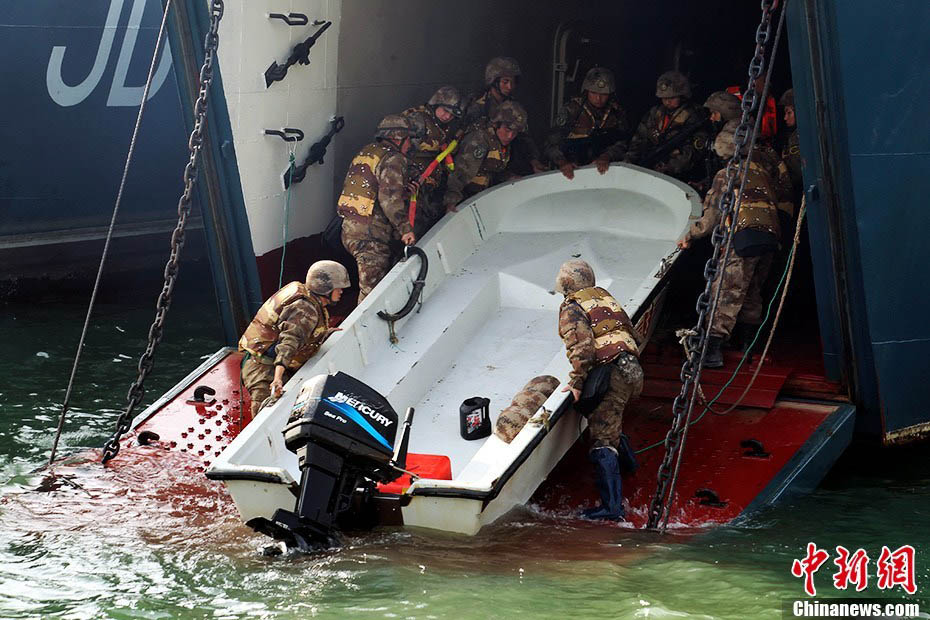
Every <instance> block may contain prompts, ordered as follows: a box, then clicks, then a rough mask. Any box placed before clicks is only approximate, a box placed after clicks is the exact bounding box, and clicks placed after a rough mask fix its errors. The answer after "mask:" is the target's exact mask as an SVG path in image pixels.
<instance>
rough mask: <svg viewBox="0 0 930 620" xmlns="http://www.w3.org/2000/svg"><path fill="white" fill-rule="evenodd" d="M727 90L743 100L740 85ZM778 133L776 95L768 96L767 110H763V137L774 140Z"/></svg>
mask: <svg viewBox="0 0 930 620" xmlns="http://www.w3.org/2000/svg"><path fill="white" fill-rule="evenodd" d="M727 92H728V93H730V94H731V95H736V96H737V97H738V98H739V100H740V101H742V100H743V93H742V91H741V90H740V87H739V86H730V87H729V88H727ZM777 133H778V108H777V107H775V97H773V96H772V95H769V96H768V99H766V100H765V110H764V111H763V112H762V137H763V138H766V139H768V140H773V139H774V138H775V135H776V134H777Z"/></svg>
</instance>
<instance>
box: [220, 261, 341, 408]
mask: <svg viewBox="0 0 930 620" xmlns="http://www.w3.org/2000/svg"><path fill="white" fill-rule="evenodd" d="M348 287H349V273H348V272H347V271H346V268H345V267H343V266H342V265H340V264H339V263H337V262H334V261H331V260H321V261H318V262H316V263H313V264H312V265H311V266H310V269H309V270H307V279H306V281H305V282H291V283H289V284H287V285H285V286H284V287H283V288H282V289H281V290H279V291H278V292H277V293H275V294H274V295H272V296H271V297H270V298H268V300H267V301H266V302H265V303H264V304H262V307H261V308H259V309H258V313H256V315H255V318H254V319H252V322H251V323H249V326H248V327H247V328H246V330H245V333H244V334H242V338H240V339H239V350H240V351H242V352H244V353H245V358H244V360H243V364H242V385H243V386H244V387H245V389H246V391H248V393H249V398H250V400H251V401H252V404H251V407H250V409H249V410H248V411H246V410H245V408H243V411H242V413H243V418H244V420H243V421H244V422H245V423H246V424H247V423H248V422H250V421H251V420H252V419H253V418H254V417H255V416H256V415H258V412H259V410H260V409H261V407H262V404H263V403H264V402H265V400H266V399H267V398H268V397H269V396H271V395H272V394H274V395H275V397H277V396H280V395H281V391H282V389H283V388H284V383H285V382H286V381H287V380H288V379H290V378H291V375H293V374H294V371H295V370H297V369H298V368H300V367H301V366H303V365H304V363H305V362H306V361H307V360H308V359H310V358H311V357H313V356H314V355H315V354H316V352H317V351H318V350H319V348H320V345H322V344H323V342H324V341H325V340H326V339H327V338H328V337H329V336H330V334H332V333H333V332H335V331H339V330H338V329H336V328H331V327H330V326H329V313H328V312H327V310H326V306H328V305H329V304H331V303H336V302H338V301H339V299H340V298H341V297H342V289H344V288H348Z"/></svg>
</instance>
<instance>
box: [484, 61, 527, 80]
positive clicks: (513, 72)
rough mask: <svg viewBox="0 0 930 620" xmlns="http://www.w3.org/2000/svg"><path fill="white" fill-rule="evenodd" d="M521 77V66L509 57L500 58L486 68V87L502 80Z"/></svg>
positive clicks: (489, 63)
mask: <svg viewBox="0 0 930 620" xmlns="http://www.w3.org/2000/svg"><path fill="white" fill-rule="evenodd" d="M518 77H520V65H519V64H518V63H517V61H516V60H514V59H513V58H511V57H509V56H498V57H497V58H492V59H491V61H490V62H488V66H487V67H485V68H484V83H485V85H486V86H491V85H492V84H496V83H497V80H499V79H501V78H514V79H516V78H518Z"/></svg>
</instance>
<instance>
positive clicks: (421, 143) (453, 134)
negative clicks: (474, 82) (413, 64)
mask: <svg viewBox="0 0 930 620" xmlns="http://www.w3.org/2000/svg"><path fill="white" fill-rule="evenodd" d="M460 103H461V95H459V92H458V90H456V89H455V88H453V87H451V86H444V87H442V88H440V89H439V90H438V91H436V93H435V94H434V95H433V96H432V97H431V98H430V101H429V103H426V104H423V105H421V106H417V107H415V108H408V109H407V110H404V112H402V116H404V118H406V119H407V121H408V122H409V123H410V124H411V125H412V126H415V127H417V130H418V134H419V135H420V137H419V139H418V140H416V142H415V143H414V145H413V147H412V148H411V149H410V152H409V153H408V154H407V159H408V161H409V162H410V168H409V170H408V176H409V178H411V179H418V180H419V179H420V177H421V175H422V174H423V173H424V172H425V171H426V169H427V168H428V167H429V166H430V165H431V164H432V163H433V161H434V160H435V159H436V157H437V156H438V155H440V154H441V153H442V152H443V151H445V150H446V148H447V147H448V146H449V145H450V143H451V142H452V141H453V140H456V139H460V138H461V137H462V136H461V133H462V132H461V130H460V128H459V122H458V121H457V120H456V119H457V118H458V117H461V116H462V111H461V108H460ZM439 106H443V107H445V108H446V109H447V110H449V112H450V113H451V114H452V115H453V116H454V117H455V118H454V119H453V120H451V121H449V122H448V123H446V124H443V123H441V122H440V121H439V119H438V118H437V117H436V113H435V109H436V108H437V107H439ZM449 162H451V155H450V159H449ZM450 167H451V166H449V164H448V163H446V162H443V163H440V164H439V165H437V166H435V168H434V169H433V172H432V173H431V174H430V175H429V176H428V177H426V178H425V179H424V180H423V181H422V182H421V184H420V188H419V191H418V193H417V209H416V221H415V222H414V233H416V236H417V238H420V236H421V235H422V234H423V233H425V232H426V231H427V230H429V229H430V228H431V227H432V226H433V224H435V223H436V222H437V221H439V219H440V218H442V216H443V215H444V214H445V209H444V208H443V205H442V193H443V192H444V191H445V185H446V176H447V174H446V173H447V171H448V170H449V168H450Z"/></svg>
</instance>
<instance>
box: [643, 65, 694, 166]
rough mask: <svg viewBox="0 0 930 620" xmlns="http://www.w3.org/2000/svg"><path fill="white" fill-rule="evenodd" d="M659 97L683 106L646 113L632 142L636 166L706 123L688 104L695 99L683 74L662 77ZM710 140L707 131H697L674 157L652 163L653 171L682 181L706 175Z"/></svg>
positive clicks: (672, 154) (661, 108)
mask: <svg viewBox="0 0 930 620" xmlns="http://www.w3.org/2000/svg"><path fill="white" fill-rule="evenodd" d="M656 96H657V97H659V98H672V97H680V98H681V99H682V102H681V105H680V106H679V107H678V108H677V109H675V110H668V109H667V108H666V107H665V106H664V105H662V104H661V103H660V104H659V105H657V106H655V107H653V108H652V109H651V110H649V112H647V113H646V115H645V116H644V117H643V119H642V121H640V123H639V126H638V127H637V128H636V133H634V134H633V138H632V139H631V140H630V151H629V153H628V155H627V157H628V158H629V159H630V160H631V161H633V162H634V163H637V162H643V160H644V159H649V158H650V154H651V153H652V152H654V151H655V150H656V149H658V148H659V147H661V146H662V145H664V144H666V143H668V142H670V141H672V140H675V139H676V138H677V137H678V136H679V135H680V134H681V133H683V132H690V131H691V130H692V129H693V128H694V127H695V126H697V125H701V124H702V123H703V122H704V117H703V115H702V114H701V112H700V110H698V109H697V107H696V106H694V105H693V104H691V103H689V102H688V101H687V99H688V98H689V97H690V96H691V87H690V85H689V84H688V80H687V78H685V77H684V76H683V75H681V74H680V73H677V72H675V71H669V72H667V73H663V74H662V75H661V76H659V80H658V83H657V85H656ZM707 139H708V136H707V133H706V132H705V131H703V130H697V131H695V132H694V133H692V134H691V135H690V136H689V137H688V139H687V140H685V141H684V142H683V143H682V144H681V145H680V146H678V147H677V148H675V149H674V150H672V152H671V153H669V154H668V155H666V156H665V157H662V158H660V159H659V161H657V162H654V163H652V167H653V168H654V169H655V170H656V171H658V172H662V173H664V174H668V175H670V176H673V177H676V178H678V179H682V180H689V179H692V178H694V177H695V176H698V178H699V177H700V175H701V173H702V170H701V164H702V162H701V154H702V152H703V149H704V148H705V146H706V144H707ZM643 163H649V162H643Z"/></svg>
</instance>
